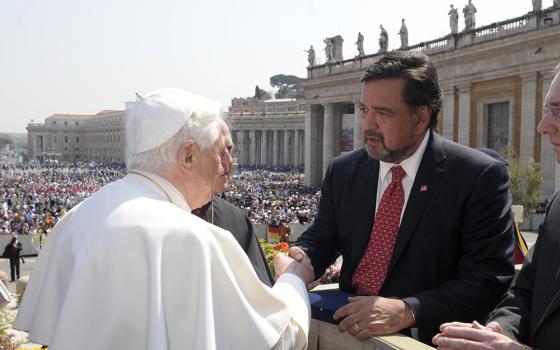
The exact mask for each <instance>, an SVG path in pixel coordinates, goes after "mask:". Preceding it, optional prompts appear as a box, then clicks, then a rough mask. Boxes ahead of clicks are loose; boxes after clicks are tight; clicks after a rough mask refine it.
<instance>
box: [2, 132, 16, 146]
mask: <svg viewBox="0 0 560 350" xmlns="http://www.w3.org/2000/svg"><path fill="white" fill-rule="evenodd" d="M5 144H9V145H10V148H14V147H15V144H16V140H15V138H14V136H13V135H12V134H8V133H0V146H1V145H5Z"/></svg>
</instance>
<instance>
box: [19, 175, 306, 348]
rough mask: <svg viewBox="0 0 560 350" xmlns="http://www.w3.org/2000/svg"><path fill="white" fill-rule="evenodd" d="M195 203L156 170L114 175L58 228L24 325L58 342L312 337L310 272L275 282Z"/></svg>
mask: <svg viewBox="0 0 560 350" xmlns="http://www.w3.org/2000/svg"><path fill="white" fill-rule="evenodd" d="M189 212H190V208H189V207H188V204H187V203H186V201H185V200H184V198H183V196H182V195H181V194H180V193H179V192H178V191H177V190H176V189H175V188H174V187H173V186H172V185H171V184H170V183H169V182H167V181H166V180H165V179H163V178H161V177H159V176H157V175H155V174H150V173H146V172H138V173H133V174H129V175H127V176H126V177H125V178H124V179H122V180H119V181H117V182H115V183H112V184H109V185H107V186H105V187H104V188H102V189H101V190H100V191H99V192H97V193H96V194H94V195H93V196H92V197H91V198H89V199H88V200H86V201H84V202H83V203H81V204H80V205H78V206H77V207H76V208H74V209H72V210H71V211H70V212H69V213H68V214H67V215H66V216H65V217H64V218H63V220H62V221H61V222H60V223H59V224H58V225H57V226H56V227H55V229H53V231H51V233H50V234H49V236H48V239H47V242H46V244H45V246H44V247H43V250H42V251H41V254H40V255H39V257H38V260H37V264H36V265H35V268H34V270H33V273H32V275H31V279H30V280H29V284H28V286H27V289H26V291H25V295H24V298H23V302H22V304H21V306H20V309H19V312H18V315H17V319H16V322H15V323H14V328H17V329H22V330H29V334H30V339H31V340H32V341H34V342H36V343H39V344H48V345H50V349H54V350H56V349H270V348H272V347H274V346H278V348H291V347H294V348H303V347H305V345H306V342H307V330H308V329H309V305H308V301H307V300H308V299H307V293H306V288H305V285H304V283H303V281H302V280H301V279H299V278H297V277H295V276H293V275H291V274H284V275H282V276H281V277H280V278H279V279H278V281H277V282H276V284H275V285H274V287H273V288H272V289H271V288H268V287H267V286H265V285H264V284H262V283H261V282H260V281H259V279H258V277H257V276H256V274H255V272H254V270H253V267H252V266H251V265H250V262H249V260H248V258H247V256H246V254H245V253H244V252H243V250H242V249H241V247H240V246H239V244H238V243H237V242H236V241H235V239H234V238H233V237H232V235H231V234H230V233H229V232H227V231H224V230H222V229H220V228H218V227H216V226H213V225H211V224H209V223H207V222H205V221H203V220H201V219H199V218H198V217H196V216H194V215H192V214H190V213H189ZM279 341H280V343H279ZM277 343H278V344H277Z"/></svg>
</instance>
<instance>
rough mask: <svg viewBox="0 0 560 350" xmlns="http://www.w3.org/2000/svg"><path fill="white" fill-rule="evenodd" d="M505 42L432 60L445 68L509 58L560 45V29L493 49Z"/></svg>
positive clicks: (457, 51)
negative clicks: (509, 56)
mask: <svg viewBox="0 0 560 350" xmlns="http://www.w3.org/2000/svg"><path fill="white" fill-rule="evenodd" d="M543 34H544V35H543ZM517 36H519V35H517ZM505 42H508V40H507V38H500V39H496V40H494V41H492V42H488V43H484V44H482V45H476V47H474V46H473V47H469V48H468V49H465V50H455V51H453V52H452V53H449V52H447V53H441V54H435V55H432V56H431V59H432V62H434V64H435V65H436V67H437V68H443V67H447V66H454V65H464V64H468V63H472V62H476V61H481V60H485V59H488V58H493V57H499V56H507V55H511V54H514V53H518V52H522V51H526V50H528V49H531V48H541V47H543V46H550V45H554V44H560V27H553V28H551V29H550V30H549V31H548V32H544V31H538V32H530V33H525V35H524V37H523V40H517V42H515V43H512V44H505V45H500V46H498V47H492V46H494V45H495V44H496V43H505ZM465 51H467V52H465ZM468 51H470V52H468ZM473 51H474V52H473ZM441 56H443V57H441Z"/></svg>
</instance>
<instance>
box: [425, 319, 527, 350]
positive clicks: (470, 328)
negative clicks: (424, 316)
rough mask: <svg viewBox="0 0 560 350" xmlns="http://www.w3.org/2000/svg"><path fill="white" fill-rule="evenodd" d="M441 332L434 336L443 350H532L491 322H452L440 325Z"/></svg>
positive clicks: (438, 346)
mask: <svg viewBox="0 0 560 350" xmlns="http://www.w3.org/2000/svg"><path fill="white" fill-rule="evenodd" d="M439 329H440V331H441V333H439V334H436V335H435V336H434V337H433V338H432V342H433V343H434V345H437V348H438V349H441V350H478V349H484V350H490V349H495V350H531V348H530V347H528V346H525V345H522V344H519V343H517V342H515V341H513V340H512V339H510V338H508V337H507V336H505V335H503V334H502V327H500V325H499V324H498V323H496V322H490V323H489V324H487V325H486V327H484V326H482V325H481V324H480V323H478V322H476V321H474V322H473V323H461V322H451V323H444V324H442V325H441V326H440V327H439Z"/></svg>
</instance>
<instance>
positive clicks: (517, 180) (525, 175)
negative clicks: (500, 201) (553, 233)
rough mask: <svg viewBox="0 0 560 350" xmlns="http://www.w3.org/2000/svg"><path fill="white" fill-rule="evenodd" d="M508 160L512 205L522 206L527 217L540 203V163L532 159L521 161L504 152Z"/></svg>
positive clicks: (510, 153)
mask: <svg viewBox="0 0 560 350" xmlns="http://www.w3.org/2000/svg"><path fill="white" fill-rule="evenodd" d="M506 158H507V159H508V160H509V189H510V191H511V194H512V196H513V204H518V205H522V206H523V214H524V215H525V216H527V215H528V214H529V213H530V212H531V210H533V209H535V208H536V207H537V206H538V205H539V202H540V188H541V184H542V174H541V165H540V163H537V162H535V161H534V160H533V159H529V160H527V161H522V160H520V159H519V157H516V156H515V155H513V152H512V151H508V152H506Z"/></svg>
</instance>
